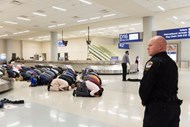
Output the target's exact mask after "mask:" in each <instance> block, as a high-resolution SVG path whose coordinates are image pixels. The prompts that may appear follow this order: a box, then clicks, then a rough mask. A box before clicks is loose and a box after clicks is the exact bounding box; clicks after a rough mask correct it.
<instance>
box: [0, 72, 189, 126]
mask: <svg viewBox="0 0 190 127" xmlns="http://www.w3.org/2000/svg"><path fill="white" fill-rule="evenodd" d="M100 77H101V78H102V81H103V87H104V89H105V91H104V94H103V96H102V97H100V98H83V97H73V96H72V91H65V92H48V91H47V88H46V86H39V87H29V82H20V81H15V86H14V89H13V90H10V91H7V92H5V93H1V94H0V99H3V98H7V99H10V100H20V99H23V100H24V101H25V104H5V105H4V108H3V109H0V127H142V121H143V112H144V108H143V107H142V105H141V102H140V99H139V96H138V89H139V82H129V81H127V82H122V81H121V75H101V76H100ZM141 77H142V72H139V73H136V74H130V75H128V78H141ZM179 97H180V98H181V99H183V100H184V103H183V104H182V113H181V122H180V127H189V125H190V69H180V71H179Z"/></svg>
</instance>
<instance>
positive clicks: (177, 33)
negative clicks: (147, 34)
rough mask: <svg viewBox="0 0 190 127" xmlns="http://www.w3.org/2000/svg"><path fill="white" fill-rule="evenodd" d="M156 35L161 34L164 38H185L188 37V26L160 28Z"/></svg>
mask: <svg viewBox="0 0 190 127" xmlns="http://www.w3.org/2000/svg"><path fill="white" fill-rule="evenodd" d="M157 35H159V36H163V37H164V38H165V39H166V40H172V39H187V38H190V27H186V28H178V29H169V30H160V31H157Z"/></svg>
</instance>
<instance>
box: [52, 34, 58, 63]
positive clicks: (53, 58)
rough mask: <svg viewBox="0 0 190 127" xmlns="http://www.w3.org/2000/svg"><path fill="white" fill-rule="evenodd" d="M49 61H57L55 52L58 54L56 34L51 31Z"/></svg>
mask: <svg viewBox="0 0 190 127" xmlns="http://www.w3.org/2000/svg"><path fill="white" fill-rule="evenodd" d="M50 45H51V49H50V52H51V58H50V60H51V61H57V52H58V48H57V32H55V31H52V32H51V44H50Z"/></svg>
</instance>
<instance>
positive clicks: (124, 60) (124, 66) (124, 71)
mask: <svg viewBox="0 0 190 127" xmlns="http://www.w3.org/2000/svg"><path fill="white" fill-rule="evenodd" d="M127 63H128V64H129V65H130V61H129V51H126V52H125V54H124V55H123V58H122V63H121V66H122V81H127V80H126V77H127Z"/></svg>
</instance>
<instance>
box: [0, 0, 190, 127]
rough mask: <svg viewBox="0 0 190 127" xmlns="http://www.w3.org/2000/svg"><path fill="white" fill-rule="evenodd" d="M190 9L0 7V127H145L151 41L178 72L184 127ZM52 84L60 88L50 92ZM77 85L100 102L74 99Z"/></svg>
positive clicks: (183, 125) (19, 2)
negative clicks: (159, 40)
mask: <svg viewBox="0 0 190 127" xmlns="http://www.w3.org/2000/svg"><path fill="white" fill-rule="evenodd" d="M189 10H190V0H43V1H40V0H1V1H0V127H142V126H143V118H144V110H145V107H143V105H142V104H141V99H140V97H139V86H140V80H141V78H142V77H143V71H144V65H145V63H146V61H147V60H148V59H149V58H150V57H149V56H148V54H147V42H148V40H149V39H150V38H151V37H152V36H154V35H159V36H163V37H164V38H166V40H167V42H168V45H167V54H168V55H169V56H170V57H171V58H172V59H173V60H174V61H175V62H176V64H177V66H178V71H179V81H178V87H179V90H178V97H179V99H182V100H183V104H182V105H181V115H180V127H189V124H190V94H189V90H190V85H189V82H190V78H189V77H190V66H189V64H190V63H189V62H190V57H189V50H190V43H189V42H190V15H189ZM125 51H129V60H130V62H131V63H130V65H129V64H128V65H127V73H128V74H127V81H122V67H121V59H122V56H123V54H124V53H125ZM137 58H138V61H139V64H136V63H135V59H137ZM86 71H89V73H86ZM91 71H92V72H91ZM85 74H86V75H85ZM84 75H85V76H84ZM57 78H59V79H63V80H65V81H66V84H67V87H65V89H58V90H52V89H51V88H52V86H50V84H51V83H52V81H53V80H54V79H57ZM85 78H86V79H85ZM82 80H89V81H91V82H93V83H94V84H95V85H96V87H97V86H98V88H99V87H100V88H101V89H100V90H103V91H102V95H101V94H100V93H98V92H99V91H98V92H97V93H96V94H94V97H80V96H76V91H75V89H76V87H75V88H71V87H72V83H73V82H75V83H76V81H82ZM70 82H71V83H70ZM76 86H77V85H76ZM79 86H80V85H79ZM77 87H78V86H77ZM97 94H98V95H97Z"/></svg>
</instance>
